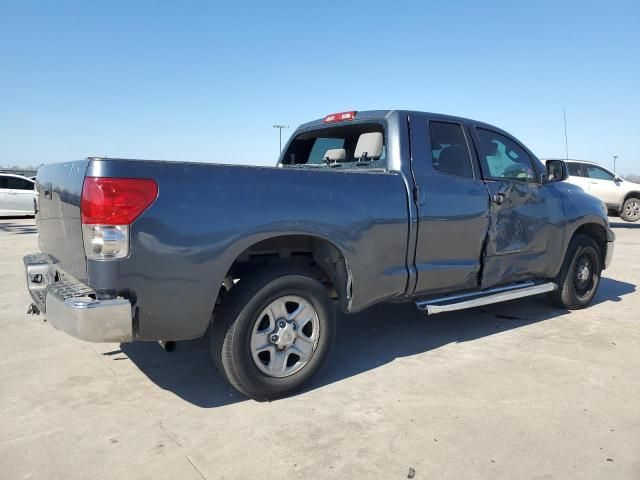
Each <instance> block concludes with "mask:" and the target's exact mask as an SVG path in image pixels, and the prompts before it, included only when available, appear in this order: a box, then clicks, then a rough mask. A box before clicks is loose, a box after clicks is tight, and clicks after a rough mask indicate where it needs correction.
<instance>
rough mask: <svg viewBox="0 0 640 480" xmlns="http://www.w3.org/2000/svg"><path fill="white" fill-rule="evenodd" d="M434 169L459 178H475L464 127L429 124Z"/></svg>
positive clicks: (439, 123) (447, 124)
mask: <svg viewBox="0 0 640 480" xmlns="http://www.w3.org/2000/svg"><path fill="white" fill-rule="evenodd" d="M429 135H430V139H431V162H432V164H433V168H435V169H436V170H438V171H440V172H442V173H446V174H449V175H455V176H457V177H465V178H473V166H472V163H471V155H470V154H469V146H468V144H467V139H466V138H465V135H464V131H463V130H462V125H460V124H456V123H447V122H429Z"/></svg>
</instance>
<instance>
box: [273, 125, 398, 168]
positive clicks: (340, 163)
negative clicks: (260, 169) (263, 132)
mask: <svg viewBox="0 0 640 480" xmlns="http://www.w3.org/2000/svg"><path fill="white" fill-rule="evenodd" d="M280 163H281V165H282V166H285V167H286V166H289V167H310V168H313V167H317V168H320V167H326V168H340V169H345V168H386V166H387V152H386V138H385V130H384V126H383V125H381V124H378V123H364V124H355V125H354V124H350V125H344V124H343V125H339V126H334V127H325V128H319V129H317V130H312V131H309V132H304V133H301V134H299V135H297V136H296V137H295V138H294V139H293V140H292V141H291V143H290V144H289V146H288V147H287V150H286V152H284V154H283V155H282V157H281V162H280Z"/></svg>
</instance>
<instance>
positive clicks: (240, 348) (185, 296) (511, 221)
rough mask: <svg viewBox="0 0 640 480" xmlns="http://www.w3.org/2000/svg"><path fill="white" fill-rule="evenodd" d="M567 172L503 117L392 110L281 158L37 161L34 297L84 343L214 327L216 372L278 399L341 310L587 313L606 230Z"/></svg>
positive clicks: (322, 123) (157, 337)
mask: <svg viewBox="0 0 640 480" xmlns="http://www.w3.org/2000/svg"><path fill="white" fill-rule="evenodd" d="M566 177H567V170H566V165H565V164H564V163H563V162H561V161H550V162H548V163H547V165H546V167H545V166H544V165H543V164H542V163H541V162H540V161H539V160H538V159H537V158H536V156H535V155H534V154H533V153H532V152H531V151H529V150H528V149H527V148H526V147H525V146H524V145H523V144H522V143H521V142H519V141H518V140H517V139H516V138H514V137H513V136H511V135H510V134H508V133H507V132H505V131H503V130H500V129H498V128H496V127H494V126H491V125H488V124H486V123H481V122H477V121H473V120H468V119H465V118H459V117H453V116H448V115H437V114H431V113H422V112H413V111H401V110H391V111H366V112H341V113H336V114H332V115H328V116H326V117H324V118H321V119H319V120H315V121H312V122H310V123H306V124H304V125H302V126H300V127H299V128H298V129H297V130H296V131H295V132H294V134H293V135H292V137H291V139H290V140H289V141H288V143H287V144H286V146H285V148H284V149H283V151H282V154H281V156H280V158H279V160H278V162H277V164H276V165H275V166H273V167H249V166H239V165H223V164H211V163H186V162H167V161H149V160H129V159H120V158H87V159H85V160H78V161H73V162H69V163H60V164H50V165H44V166H43V167H42V168H40V170H39V172H38V176H37V180H36V183H37V192H38V197H39V202H38V211H37V214H36V222H37V227H38V241H39V248H40V252H38V253H34V254H31V255H27V256H26V257H25V258H24V263H25V269H26V276H27V284H28V288H29V292H30V293H31V297H32V299H33V304H32V306H31V309H32V310H33V311H35V312H41V313H42V314H43V315H45V316H46V318H47V320H48V322H49V323H50V324H51V325H53V326H54V327H56V328H58V329H60V330H63V331H65V332H67V333H69V334H71V335H73V336H75V337H78V338H80V339H83V340H86V341H90V342H130V341H134V340H146V341H151V340H153V341H160V342H174V341H177V340H184V339H192V338H196V337H200V336H202V335H204V333H205V332H206V331H210V335H211V353H212V356H213V361H214V362H215V365H216V366H217V368H218V370H219V372H220V373H221V374H222V375H223V376H224V377H225V378H226V379H227V380H228V381H229V382H230V383H231V384H232V385H233V386H234V387H236V388H237V389H238V390H239V391H241V392H242V393H244V394H245V395H247V396H249V397H252V398H254V399H257V400H265V399H274V398H277V397H281V396H284V395H288V394H291V393H293V392H295V391H298V390H299V389H301V388H302V387H303V385H304V384H305V383H306V382H307V381H308V380H309V379H311V378H312V377H313V376H314V374H316V373H317V372H318V370H319V369H320V368H321V367H322V365H323V364H324V363H326V361H327V357H328V355H329V351H330V348H331V345H332V342H333V338H334V336H335V331H336V320H335V315H334V311H335V310H334V305H338V306H339V307H340V308H342V309H343V310H344V311H345V312H358V311H361V310H363V309H365V308H367V307H369V306H371V305H374V304H377V303H379V302H413V303H415V305H416V306H417V308H419V309H420V310H423V311H424V312H425V313H426V314H436V313H440V312H448V311H453V310H460V309H464V308H470V307H476V306H480V305H486V304H490V303H497V302H503V301H508V300H512V299H515V298H520V297H525V296H530V295H536V294H542V293H547V294H548V296H550V297H551V299H552V300H553V301H554V302H555V303H556V304H557V305H559V306H561V307H563V308H566V309H579V308H584V307H586V306H587V305H588V304H589V302H590V301H591V300H592V299H593V297H594V295H595V293H596V290H597V288H598V285H599V282H600V274H601V272H602V270H603V269H605V268H606V267H607V266H608V265H609V263H610V261H611V258H612V255H613V245H614V243H613V242H614V234H613V233H612V231H611V230H610V228H609V225H608V222H607V212H606V207H605V205H604V204H603V203H602V201H600V200H598V199H596V198H595V197H592V196H590V195H589V194H587V193H585V192H584V191H583V190H582V189H581V188H579V187H576V186H574V185H571V184H570V183H567V182H563V181H561V180H564V179H566ZM210 325H211V328H210V329H209V328H208V327H209V326H210ZM165 344H166V343H165Z"/></svg>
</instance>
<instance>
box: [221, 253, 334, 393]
mask: <svg viewBox="0 0 640 480" xmlns="http://www.w3.org/2000/svg"><path fill="white" fill-rule="evenodd" d="M211 334H212V337H211V350H212V354H213V358H214V361H215V364H216V367H217V368H218V370H219V371H220V372H221V373H222V374H223V375H224V376H225V377H226V378H227V379H228V380H229V382H230V383H231V384H232V385H233V386H234V387H235V388H236V389H238V390H239V391H240V392H242V393H244V394H245V395H247V396H249V397H251V398H253V399H255V400H260V401H263V400H270V399H275V398H278V397H282V396H285V395H289V394H291V393H294V392H296V391H298V390H300V389H301V388H302V387H303V386H304V384H305V383H306V382H307V381H309V380H310V379H311V378H312V377H313V376H314V375H315V374H316V373H317V372H318V371H319V370H320V368H321V367H322V366H323V364H324V363H325V360H326V358H327V356H328V354H329V350H330V347H331V345H332V343H333V338H334V335H335V318H334V312H333V307H332V305H331V301H330V298H329V295H328V294H327V290H326V288H325V286H324V285H323V284H322V283H321V282H320V281H318V280H317V279H316V278H315V274H314V272H313V271H312V270H310V269H308V268H305V267H303V266H291V265H284V266H278V267H271V268H268V269H265V270H262V271H259V272H256V273H254V274H253V275H251V276H248V277H246V278H243V279H242V280H241V281H240V282H239V283H238V284H237V285H236V286H234V287H233V288H232V289H231V290H230V291H229V293H228V294H227V295H226V296H225V298H224V300H223V301H222V304H221V305H220V307H219V309H218V310H217V311H216V314H215V317H214V320H213V328H212V329H211Z"/></svg>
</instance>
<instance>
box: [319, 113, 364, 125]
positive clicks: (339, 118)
mask: <svg viewBox="0 0 640 480" xmlns="http://www.w3.org/2000/svg"><path fill="white" fill-rule="evenodd" d="M356 113H357V112H340V113H332V114H331V115H327V116H326V117H324V123H336V122H344V121H345V120H354V119H355V118H356Z"/></svg>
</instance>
